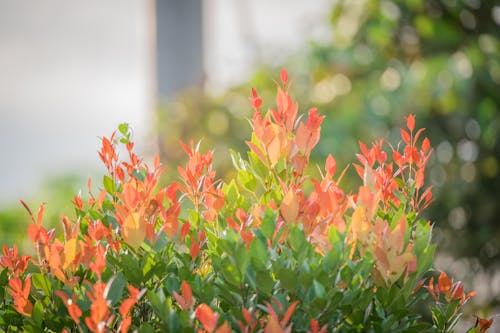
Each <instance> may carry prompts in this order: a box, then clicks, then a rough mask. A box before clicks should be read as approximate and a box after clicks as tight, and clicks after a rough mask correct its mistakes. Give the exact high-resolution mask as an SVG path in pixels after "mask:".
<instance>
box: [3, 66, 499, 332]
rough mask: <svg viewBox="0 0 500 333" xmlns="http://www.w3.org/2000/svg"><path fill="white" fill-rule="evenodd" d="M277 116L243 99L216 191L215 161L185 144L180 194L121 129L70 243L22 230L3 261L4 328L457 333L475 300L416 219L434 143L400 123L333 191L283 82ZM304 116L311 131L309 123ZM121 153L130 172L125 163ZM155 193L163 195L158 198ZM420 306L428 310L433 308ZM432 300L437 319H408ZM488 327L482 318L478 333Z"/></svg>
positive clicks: (312, 113) (38, 220) (364, 150)
mask: <svg viewBox="0 0 500 333" xmlns="http://www.w3.org/2000/svg"><path fill="white" fill-rule="evenodd" d="M280 79H281V83H280V84H279V85H278V87H277V95H276V108H274V109H269V110H268V111H267V112H262V111H261V104H262V99H261V98H260V97H259V96H258V94H257V92H256V91H255V90H253V91H252V96H251V98H250V102H251V105H252V107H253V109H254V115H253V118H252V119H251V124H252V128H253V133H252V137H251V139H250V140H249V141H247V142H246V143H247V145H248V147H249V148H250V151H249V152H248V153H247V157H246V158H244V157H243V156H241V155H240V154H239V153H237V152H231V156H232V160H233V164H234V167H235V175H236V176H235V178H234V179H233V180H231V181H230V182H228V183H224V182H222V181H220V180H217V178H216V173H215V170H213V169H212V152H211V151H208V152H202V151H201V150H200V145H199V144H198V145H194V144H193V143H192V142H191V143H190V144H189V145H186V144H182V148H183V149H184V151H185V152H186V154H187V155H188V162H187V164H186V165H185V166H184V167H179V168H178V173H179V176H180V177H179V181H177V182H172V183H171V184H168V185H167V186H164V187H161V186H159V184H158V183H159V177H160V175H161V173H162V171H163V168H162V166H161V163H160V161H159V159H158V158H156V159H155V161H154V164H153V166H148V165H147V164H146V163H144V162H143V160H142V159H141V158H140V157H139V156H137V155H136V154H135V153H134V143H133V142H132V141H131V134H130V131H129V128H128V126H127V125H126V124H122V125H120V126H119V129H118V131H117V132H115V133H113V135H111V137H110V138H106V137H104V138H102V147H101V149H100V151H99V156H100V158H101V160H102V161H103V163H104V165H105V167H106V169H107V174H106V175H105V176H104V177H103V179H102V185H101V188H100V192H99V194H96V195H94V193H93V192H92V184H91V181H90V180H89V182H88V190H89V194H88V198H87V199H85V200H84V198H82V197H80V196H76V197H74V199H73V205H74V208H75V214H76V216H75V218H73V219H70V218H68V217H62V219H61V220H62V226H63V230H64V234H63V235H61V236H59V237H57V236H56V235H55V232H54V231H53V230H50V231H48V230H46V229H45V227H44V226H43V213H44V206H43V205H41V206H40V208H39V210H38V213H37V214H36V215H35V214H34V213H32V212H31V210H30V209H29V207H27V206H26V205H25V208H26V209H27V211H28V212H29V215H30V217H31V224H30V226H29V229H28V236H29V238H30V240H31V241H32V242H33V245H34V250H35V253H36V256H35V257H34V258H31V257H28V256H24V255H21V256H20V255H19V254H18V250H17V247H16V246H13V247H12V248H7V247H4V250H3V252H4V253H3V256H2V257H0V266H1V267H2V271H1V273H0V302H1V303H0V327H2V328H3V329H4V330H5V331H15V330H18V331H19V330H22V331H26V332H39V331H56V332H61V331H66V332H70V331H71V332H89V331H91V332H107V331H120V332H127V331H129V330H135V329H138V330H139V332H192V331H195V330H198V331H199V332H219V333H221V332H230V331H238V332H262V331H263V332H291V331H292V330H293V331H294V332H326V331H336V332H397V331H402V332H423V331H428V332H450V331H451V330H452V328H453V326H454V325H455V324H456V323H457V321H458V320H459V318H460V316H461V309H462V306H463V305H464V304H465V303H466V302H467V301H468V300H469V298H470V297H471V296H472V295H473V293H468V294H467V293H465V291H464V287H463V285H462V284H461V283H460V282H454V283H453V282H452V281H451V279H450V278H449V277H448V276H447V275H446V274H445V273H444V272H440V273H439V276H438V277H437V282H436V283H435V282H434V279H435V277H434V275H436V274H435V273H434V272H433V270H432V268H431V267H432V261H433V255H434V249H435V244H432V242H431V233H432V225H431V224H430V222H428V221H425V220H423V219H421V218H419V214H420V212H421V210H422V209H423V208H425V207H426V206H428V205H429V203H430V202H431V199H432V193H431V189H430V188H426V187H425V186H424V170H425V166H426V163H427V161H428V158H429V156H430V154H431V151H432V149H431V147H430V142H429V140H428V139H426V138H422V134H423V129H416V127H415V117H414V116H413V115H410V116H408V117H407V119H406V126H405V128H402V129H401V137H402V141H401V142H400V143H398V144H397V145H396V146H391V145H386V144H384V142H383V140H380V141H377V142H375V143H373V144H372V145H371V146H366V145H365V144H363V143H360V150H361V152H360V153H359V154H357V155H356V156H357V160H358V161H357V162H356V163H355V164H353V165H354V168H355V170H356V171H357V173H358V174H359V176H360V178H361V180H362V184H361V185H360V186H359V187H358V188H353V189H348V190H346V189H342V187H341V185H340V183H341V181H342V177H343V175H344V173H345V172H346V170H347V168H344V169H343V170H342V172H340V174H339V173H338V172H337V166H336V162H335V159H334V157H333V156H331V155H329V156H328V157H327V159H326V161H325V164H324V165H323V166H320V167H319V176H315V175H314V168H311V167H310V166H309V165H308V162H309V156H310V153H311V150H312V149H313V148H314V146H315V145H316V144H317V143H318V140H319V138H320V126H321V124H322V122H323V120H324V116H321V115H319V114H318V111H317V110H316V109H311V110H309V112H308V114H307V116H299V115H298V104H297V103H296V102H294V101H293V100H292V98H291V96H290V95H289V93H288V88H289V86H290V83H289V81H288V76H287V73H286V72H285V71H284V70H283V71H282V72H281V77H280ZM303 117H305V118H306V119H305V120H302V118H303ZM117 145H123V146H124V148H125V150H124V152H125V153H126V155H128V156H127V159H126V160H121V159H119V156H118V153H117ZM158 187H160V188H158ZM429 295H430V296H431V297H429ZM425 298H429V299H430V301H431V303H430V305H429V306H430V311H431V316H430V317H432V319H428V320H427V319H425V317H422V316H421V315H420V314H419V312H418V311H417V310H416V307H417V305H418V304H419V303H420V302H421V301H423V300H424V299H425ZM488 323H489V325H491V322H488V321H487V320H484V319H481V321H479V320H478V324H477V325H476V326H477V327H476V328H474V329H473V330H474V331H477V332H479V331H481V332H483V331H485V330H486V329H487V325H488Z"/></svg>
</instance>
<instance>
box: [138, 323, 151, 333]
mask: <svg viewBox="0 0 500 333" xmlns="http://www.w3.org/2000/svg"><path fill="white" fill-rule="evenodd" d="M139 333H155V329H154V327H153V326H151V325H150V324H141V327H140V328H139Z"/></svg>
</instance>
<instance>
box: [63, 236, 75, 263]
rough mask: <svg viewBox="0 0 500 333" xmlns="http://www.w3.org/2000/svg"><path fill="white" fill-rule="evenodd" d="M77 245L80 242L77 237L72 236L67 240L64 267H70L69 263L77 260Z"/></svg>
mask: <svg viewBox="0 0 500 333" xmlns="http://www.w3.org/2000/svg"><path fill="white" fill-rule="evenodd" d="M77 247H78V243H77V240H76V238H71V239H69V240H67V241H66V244H64V263H63V269H66V268H68V266H69V265H71V263H72V262H73V260H75V257H76V254H77V252H78V251H77V250H78V249H77Z"/></svg>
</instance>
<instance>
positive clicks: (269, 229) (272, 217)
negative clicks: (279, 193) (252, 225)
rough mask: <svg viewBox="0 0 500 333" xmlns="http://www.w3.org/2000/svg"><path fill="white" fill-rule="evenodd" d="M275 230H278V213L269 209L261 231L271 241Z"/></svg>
mask: <svg viewBox="0 0 500 333" xmlns="http://www.w3.org/2000/svg"><path fill="white" fill-rule="evenodd" d="M275 228H276V213H275V212H273V211H272V210H271V209H267V210H266V211H265V213H264V219H263V221H262V225H261V227H260V230H261V231H262V234H263V235H264V236H265V237H266V238H268V239H271V238H272V237H273V234H274V230H275Z"/></svg>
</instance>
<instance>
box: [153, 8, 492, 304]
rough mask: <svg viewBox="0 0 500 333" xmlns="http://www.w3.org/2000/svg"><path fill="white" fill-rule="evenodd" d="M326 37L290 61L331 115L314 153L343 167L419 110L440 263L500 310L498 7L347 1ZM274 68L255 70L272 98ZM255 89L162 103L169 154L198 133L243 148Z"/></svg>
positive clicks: (305, 96) (349, 179)
mask: <svg viewBox="0 0 500 333" xmlns="http://www.w3.org/2000/svg"><path fill="white" fill-rule="evenodd" d="M330 34H331V38H329V39H325V40H323V41H321V42H314V41H311V42H310V43H308V44H307V45H304V46H303V47H302V48H301V49H300V50H299V51H298V52H297V54H294V55H292V56H291V57H290V59H289V60H288V63H287V67H288V68H293V71H294V73H296V75H295V79H294V87H293V92H294V94H296V95H297V99H298V100H300V101H302V103H303V104H302V105H303V106H304V107H306V108H308V107H310V106H312V105H316V106H318V108H319V109H320V110H321V112H322V113H323V114H324V115H326V117H327V118H328V117H331V118H332V119H334V121H332V122H329V124H328V126H326V127H325V128H324V129H323V132H322V138H323V139H322V140H321V142H320V143H319V144H318V146H317V149H315V151H314V152H312V155H311V160H312V161H313V162H315V163H321V161H324V159H325V158H326V157H327V155H328V154H329V153H330V152H331V151H335V152H336V156H335V157H336V159H337V161H338V162H339V164H346V163H348V162H349V161H350V160H351V156H352V152H353V151H354V150H355V149H356V148H357V145H358V142H357V141H358V140H360V139H361V140H363V141H372V140H375V139H376V138H378V137H388V138H390V139H391V140H392V141H395V140H397V135H399V128H398V126H399V121H400V119H402V118H403V117H404V116H406V115H407V114H409V113H413V114H416V115H417V116H418V117H417V118H418V125H419V126H421V127H425V128H426V129H427V130H426V133H427V136H428V137H429V139H430V140H431V141H432V142H433V144H434V145H435V147H436V154H434V155H433V156H431V158H430V160H429V163H428V169H429V175H428V177H427V178H426V181H427V183H428V184H431V185H433V192H434V198H435V201H434V202H433V204H432V205H431V206H430V207H429V209H428V210H426V212H425V213H424V214H426V215H427V216H429V217H432V220H433V221H435V222H436V227H435V229H434V230H435V233H434V237H435V241H436V242H437V243H438V244H439V248H438V250H437V252H438V257H439V258H441V259H440V260H439V263H440V267H442V268H446V269H449V270H451V271H453V272H454V273H455V274H458V275H459V276H460V278H463V279H465V281H466V284H467V285H470V286H472V284H473V283H475V284H476V285H474V288H477V289H478V296H479V297H476V298H475V300H474V301H476V300H477V302H478V303H479V304H478V305H480V306H481V307H483V308H484V307H486V306H490V309H492V308H494V307H495V306H498V304H499V303H498V302H499V300H500V295H499V294H498V293H499V289H498V288H495V287H494V285H495V282H496V281H498V276H500V275H499V274H500V251H499V249H500V227H499V224H498V221H499V220H500V205H498V202H500V191H498V189H499V188H500V112H499V109H500V95H499V94H498V86H499V84H500V56H499V55H500V52H499V47H500V44H499V36H500V34H499V19H498V4H497V3H496V2H495V1H480V0H463V1H462V0H429V1H415V0H400V1H386V0H384V1H382V0H360V1H345V0H344V1H342V0H339V1H335V2H334V4H333V5H332V8H331V12H330ZM281 65H282V64H280V65H279V66H281ZM277 72H278V69H276V68H272V67H271V68H269V67H261V68H260V69H259V70H257V71H256V73H254V74H253V77H252V82H251V84H252V86H255V87H256V88H258V90H259V92H260V94H261V95H262V96H263V97H264V100H270V99H271V97H272V94H273V93H274V85H273V84H272V83H270V82H269V80H268V77H269V76H270V75H276V73H277ZM249 88H250V87H249V86H247V85H246V84H244V85H242V86H241V87H235V88H233V89H231V90H229V91H227V92H226V93H225V94H223V95H222V96H217V97H213V96H206V97H205V98H204V99H202V98H196V99H194V101H193V100H190V98H189V96H191V94H189V93H188V94H187V95H186V96H182V97H181V98H179V99H176V100H175V101H173V102H172V103H171V104H169V105H166V106H165V108H166V110H161V112H160V113H161V114H160V117H161V119H163V122H162V124H161V125H160V131H161V132H162V133H163V137H162V140H161V143H162V147H163V150H162V151H163V154H164V156H168V157H175V156H174V155H173V154H175V151H176V149H175V145H176V144H177V139H176V138H178V137H179V136H181V137H184V138H187V137H189V136H190V135H192V134H191V133H196V136H197V137H203V138H204V140H205V141H204V142H208V144H209V145H211V146H216V147H221V148H220V149H219V148H217V149H216V153H218V154H220V155H222V154H224V152H225V151H226V149H225V148H224V147H225V146H227V145H231V146H236V145H238V144H239V143H240V141H241V136H242V135H248V132H247V131H246V128H247V127H246V118H248V117H250V116H251V115H250V114H249V113H245V112H243V111H242V110H244V108H242V107H241V105H243V104H244V103H245V100H244V98H242V97H241V96H242V95H243V94H244V93H243V91H248V89H249ZM309 101H310V102H309ZM307 103H311V104H310V105H309V104H307ZM193 119H195V121H194V122H192V120H193ZM214 119H216V120H217V121H214ZM193 124H196V129H194V128H193ZM214 124H215V125H214ZM220 124H223V125H220ZM218 125H220V126H218ZM193 130H195V131H194V132H192V131H193ZM238 147H239V146H238ZM217 161H218V162H219V164H220V165H218V170H221V171H223V172H226V171H224V170H228V171H227V172H228V174H229V176H228V179H229V178H231V177H232V174H231V173H230V172H231V169H230V165H229V164H224V165H222V163H223V161H226V159H225V158H220V159H218V160H217ZM221 167H225V168H226V169H223V168H221ZM356 177H357V176H356V174H355V173H354V172H350V171H348V172H347V173H346V176H345V178H344V182H345V183H346V184H349V185H354V184H355V181H356ZM457 238H460V241H459V242H458V241H456V239H457ZM452 259H454V260H452ZM479 277H480V278H479Z"/></svg>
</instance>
